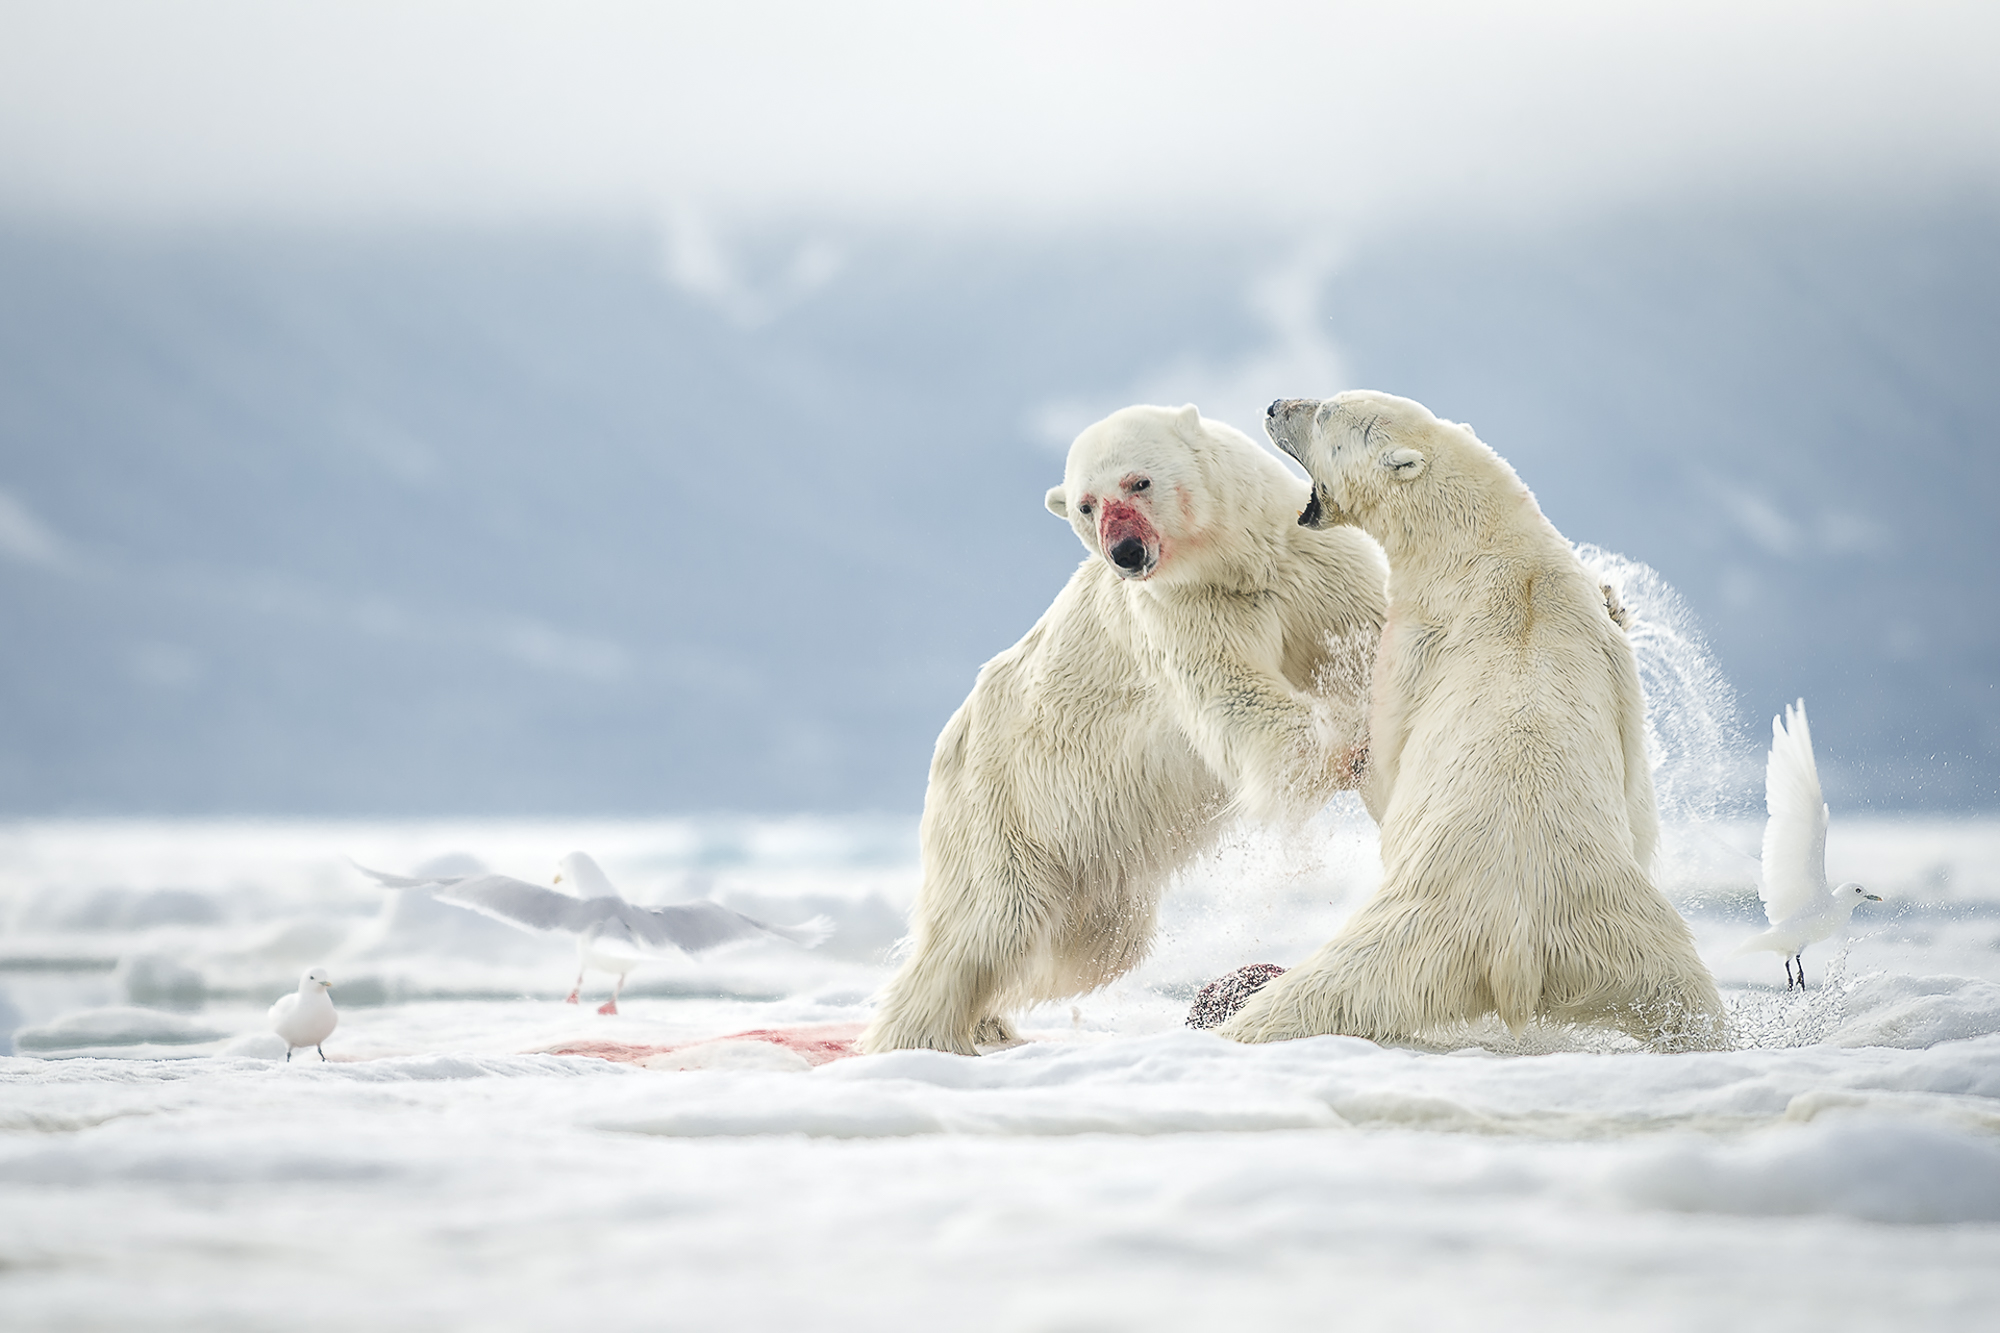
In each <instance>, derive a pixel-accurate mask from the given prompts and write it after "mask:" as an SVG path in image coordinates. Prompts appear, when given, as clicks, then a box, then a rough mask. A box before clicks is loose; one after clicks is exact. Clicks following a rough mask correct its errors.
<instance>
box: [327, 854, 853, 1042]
mask: <svg viewBox="0 0 2000 1333" xmlns="http://www.w3.org/2000/svg"><path fill="white" fill-rule="evenodd" d="M355 868H356V869H357V870H359V871H361V873H363V874H364V875H367V876H369V877H370V878H372V879H374V880H376V881H377V882H378V883H380V884H382V885H384V886H385V887H387V888H391V889H415V890H419V891H421V892H425V893H429V894H430V895H431V896H432V897H434V898H436V899H437V900H438V901H439V902H445V903H451V904H453V905H454V906H457V907H466V908H470V909H471V910H473V911H475V912H478V913H480V914H482V915H484V916H490V917H492V918H493V919H494V920H496V921H504V922H506V923H507V924H508V925H510V926H514V927H517V928H519V929H521V930H526V931H533V932H536V933H538V934H543V935H562V936H567V937H570V938H573V939H574V940H575V941H576V959H577V967H576V985H574V986H572V987H571V988H570V992H569V996H568V999H567V1001H566V1003H569V1004H575V1003H576V1002H577V996H578V994H579V993H580V992H581V991H582V990H583V974H584V973H585V972H587V971H590V970H591V969H593V968H594V969H596V970H597V971H599V972H615V973H617V974H618V981H617V984H616V985H615V986H613V987H612V990H611V998H610V999H609V1000H607V1001H605V1002H604V1004H603V1005H601V1006H599V1008H598V1010H597V1012H598V1013H600V1014H615V1013H617V1012H618V996H619V994H620V993H621V992H623V991H624V989H625V978H626V976H627V974H629V973H630V972H631V971H632V969H633V968H635V967H637V966H638V965H639V964H640V963H641V962H643V961H644V960H645V959H648V958H660V957H665V956H668V955H671V954H675V953H688V954H696V953H701V952H703V951H705V950H708V949H713V948H716V947H717V946H719V945H724V944H731V943H734V942H736V941H738V940H748V939H757V938H760V937H775V938H777V939H781V940H790V941H791V942H792V943H794V944H799V945H803V946H804V947H806V948H808V949H810V948H811V947H812V946H813V945H815V944H818V943H819V942H820V941H821V940H823V939H825V938H826V937H827V935H828V934H829V933H831V931H832V929H833V926H832V923H831V922H829V921H828V920H827V919H826V918H825V917H814V918H813V919H812V920H810V921H808V922H806V923H805V924H804V925H801V926H773V925H769V924H767V923H765V922H762V921H759V920H757V919H756V918H754V917H748V916H745V915H743V914H742V913H741V912H732V911H731V910H729V909H728V908H727V907H724V906H722V905H721V904H720V903H681V904H678V905H675V906H672V907H641V906H640V905H639V904H637V903H629V902H626V901H625V899H624V897H623V896H622V895H620V894H619V892H618V890H617V888H616V887H614V886H613V885H612V883H611V880H610V878H609V877H608V876H606V875H605V873H604V871H603V870H602V869H601V868H600V867H599V866H598V864H597V862H595V861H593V860H591V859H590V858H589V857H588V856H586V855H584V854H583V853H582V852H571V853H570V854H569V855H568V856H565V857H564V858H563V859H562V860H561V861H560V862H559V863H558V866H557V873H556V877H555V882H556V883H557V884H570V885H573V886H575V888H576V890H577V892H579V893H582V894H585V895H588V896H586V897H581V898H578V897H572V896H571V895H569V894H567V893H559V892H557V891H556V890H554V889H548V888H543V887H542V886H541V885H539V884H530V883H528V882H527V881H526V880H520V879H514V878H512V877H510V876H507V875H458V876H453V877H450V878H441V879H411V878H408V877H406V876H403V875H385V874H383V873H382V872H381V871H379V870H370V869H369V868H368V867H367V866H364V865H359V864H357V865H356V866H355Z"/></svg>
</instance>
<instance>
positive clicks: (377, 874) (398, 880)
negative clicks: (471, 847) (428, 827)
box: [347, 857, 472, 889]
mask: <svg viewBox="0 0 2000 1333" xmlns="http://www.w3.org/2000/svg"><path fill="white" fill-rule="evenodd" d="M347 864H349V865H351V866H353V867H354V868H355V869H356V870H359V871H360V872H361V873H362V874H364V875H366V876H368V878H370V879H372V880H374V881H375V882H376V883H377V884H380V885H381V886H382V887H383V888H385V889H435V888H439V887H441V886H443V885H446V884H459V883H462V882H464V881H465V880H468V879H470V878H472V877H471V876H470V875H452V876H449V877H446V878H443V879H411V878H410V877H409V876H408V875H389V874H384V873H383V872H382V871H380V870H370V869H369V868H368V867H367V866H365V865H362V864H361V863H360V862H359V861H356V860H355V859H353V858H352V857H349V858H348V861H347Z"/></svg>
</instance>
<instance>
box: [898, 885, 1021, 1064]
mask: <svg viewBox="0 0 2000 1333" xmlns="http://www.w3.org/2000/svg"><path fill="white" fill-rule="evenodd" d="M1045 896H1046V895H1043V894H1037V893H1034V892H1033V891H1031V890H1030V889H1028V888H1026V887H1023V886H1022V885H1020V884H1019V883H1018V882H1012V881H1010V882H1009V883H1008V884H1007V885H1006V886H1004V887H1002V886H995V885H992V884H990V883H989V884H988V885H986V886H985V887H984V890H983V891H982V890H981V889H976V888H969V887H965V886H962V885H959V884H955V883H949V882H946V883H942V884H926V885H925V889H924V893H923V895H922V896H921V898H920V899H919V903H918V906H917V911H916V944H915V947H914V949H913V950H912V951H911V954H910V957H909V959H908V961H906V962H905V963H904V964H903V966H902V969H901V970H900V971H898V972H897V973H896V976H895V978H894V979H893V980H891V981H890V983H889V985H888V988H887V989H886V990H884V991H883V993H882V999H881V1003H880V1005H879V1006H878V1008H877V1009H876V1012H875V1020H874V1021H873V1022H872V1023H870V1024H869V1025H868V1027H867V1029H866V1030H865V1031H863V1032H862V1034H861V1037H860V1040H859V1043H858V1044H859V1046H860V1048H861V1049H862V1050H863V1051H865V1052H868V1053H870V1054H873V1053H875V1052H879V1051H894V1050H933V1051H950V1052H952V1053H954V1054H956V1055H977V1054H978V1053H979V1052H978V1050H977V1049H976V1048H977V1047H979V1046H990V1045H1001V1044H1004V1043H1008V1042H1013V1041H1018V1040H1020V1035H1019V1033H1018V1032H1016V1030H1015V1028H1014V1025H1013V1024H1012V1023H1011V1022H1009V1021H1008V1020H1007V1018H1006V1017H1005V1015H1004V1014H1003V1013H1002V1012H1001V1010H1002V1009H1003V1007H1005V1006H1006V1005H1008V1004H1011V1003H1013V1002H1015V1001H1016V1000H1018V999H1019V997H1020V995H1021V992H1022V990H1023V987H1022V978H1023V977H1024V975H1026V974H1027V973H1028V972H1029V970H1030V969H1031V968H1032V967H1033V966H1034V964H1035V963H1036V961H1037V960H1038V959H1043V958H1045V956H1046V954H1047V952H1048V931H1049V919H1048V913H1047V912H1046V911H1045V910H1043V909H1044V907H1045V906H1046V904H1045V903H1044V902H1043V899H1044V898H1045Z"/></svg>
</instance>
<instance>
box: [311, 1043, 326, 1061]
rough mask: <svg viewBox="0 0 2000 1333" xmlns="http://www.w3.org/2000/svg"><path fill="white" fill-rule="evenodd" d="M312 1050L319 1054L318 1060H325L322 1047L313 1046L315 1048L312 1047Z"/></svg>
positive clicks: (324, 1050) (324, 1049)
mask: <svg viewBox="0 0 2000 1333" xmlns="http://www.w3.org/2000/svg"><path fill="white" fill-rule="evenodd" d="M313 1049H314V1050H316V1051H318V1052H319V1058H320V1059H321V1060H325V1059H326V1047H324V1046H315V1047H313Z"/></svg>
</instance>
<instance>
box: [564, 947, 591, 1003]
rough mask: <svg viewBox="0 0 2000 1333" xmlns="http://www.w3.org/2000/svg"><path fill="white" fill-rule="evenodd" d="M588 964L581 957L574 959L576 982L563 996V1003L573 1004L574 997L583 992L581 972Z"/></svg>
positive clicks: (582, 972)
mask: <svg viewBox="0 0 2000 1333" xmlns="http://www.w3.org/2000/svg"><path fill="white" fill-rule="evenodd" d="M588 966H589V965H588V964H587V963H585V962H584V961H583V960H582V959H581V958H579V959H577V960H576V984H575V985H574V986H571V987H570V988H569V994H568V995H566V996H564V997H563V1003H564V1004H575V1003H576V997H577V996H578V995H580V994H581V993H582V992H583V974H584V972H585V970H586V969H587V968H588Z"/></svg>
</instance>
